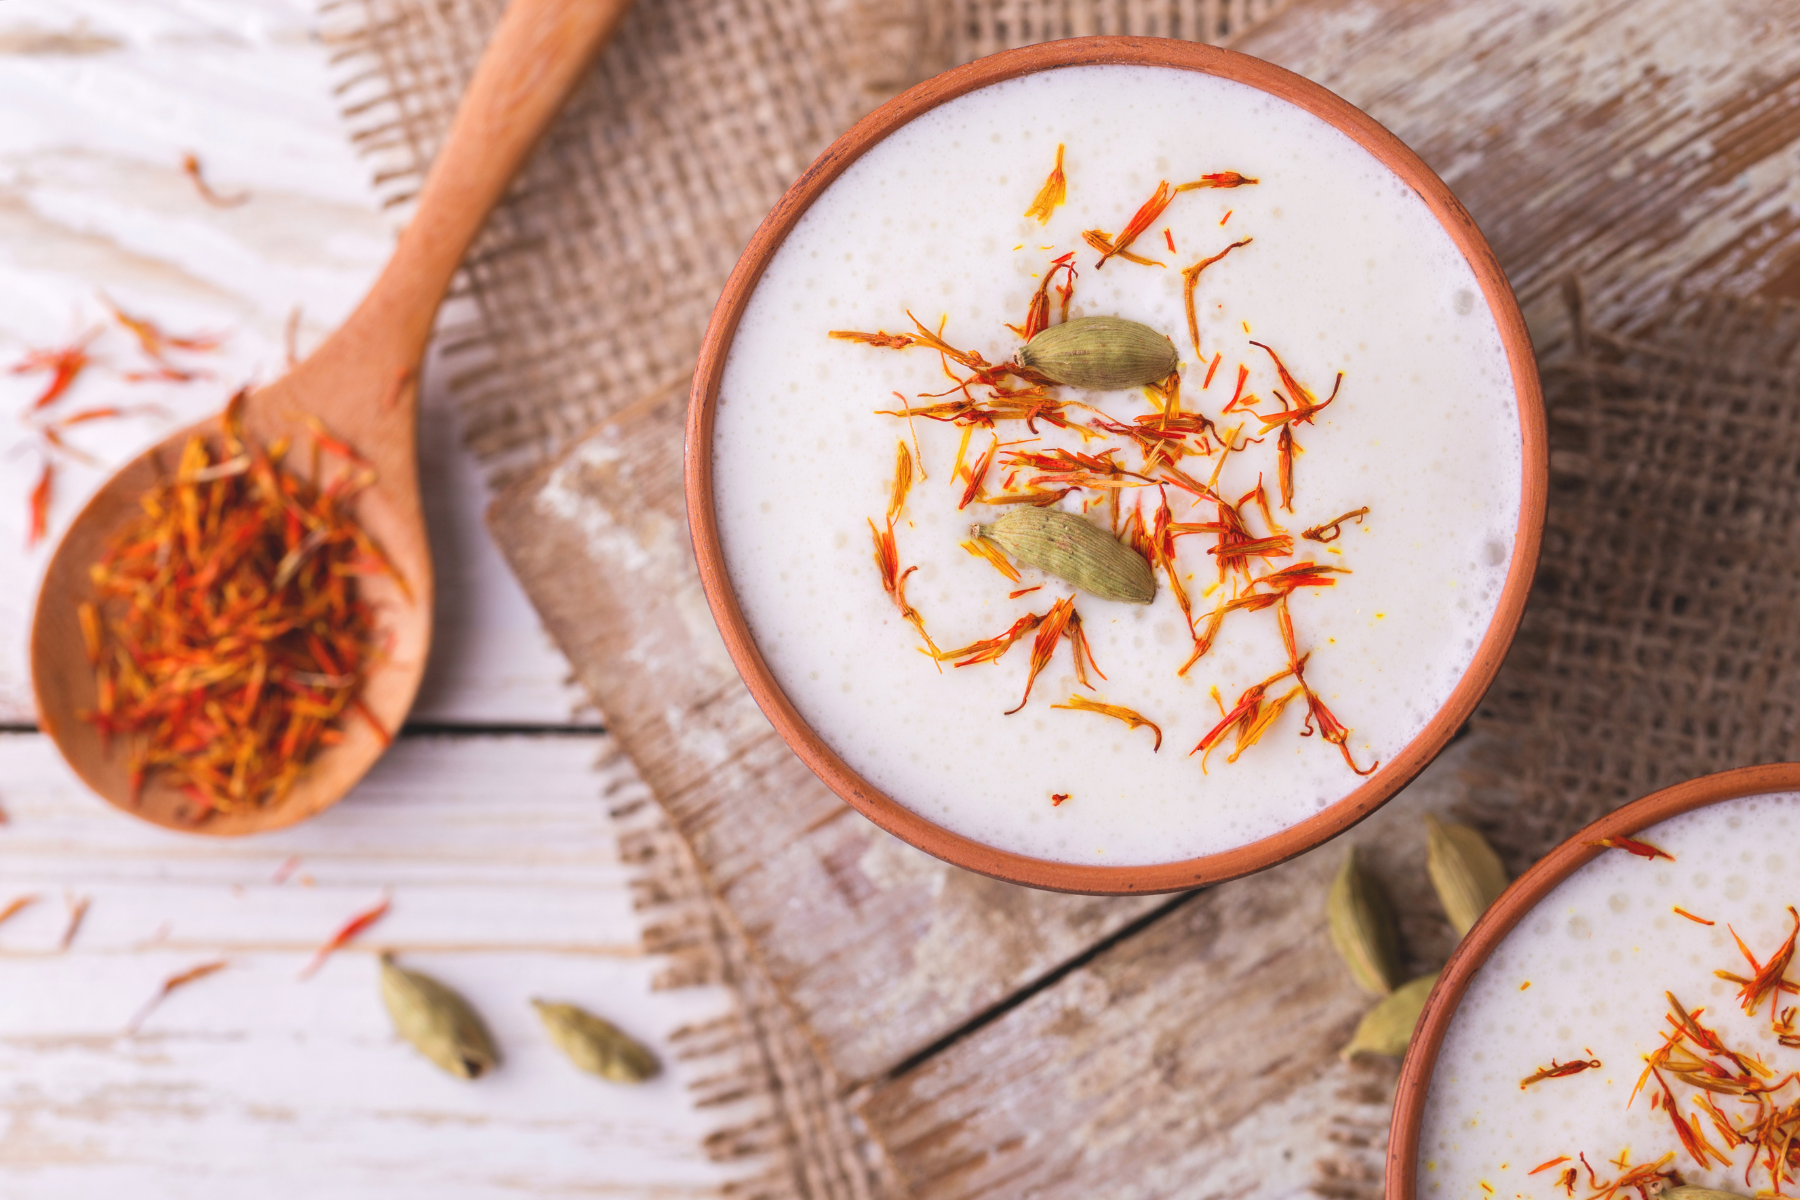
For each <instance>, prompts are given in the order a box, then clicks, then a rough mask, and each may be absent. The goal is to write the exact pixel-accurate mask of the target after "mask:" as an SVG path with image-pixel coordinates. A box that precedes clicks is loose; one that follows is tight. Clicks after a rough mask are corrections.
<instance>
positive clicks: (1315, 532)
mask: <svg viewBox="0 0 1800 1200" xmlns="http://www.w3.org/2000/svg"><path fill="white" fill-rule="evenodd" d="M1368 515H1369V506H1368V505H1366V504H1365V505H1363V506H1362V507H1361V508H1353V509H1351V510H1350V511H1349V512H1347V513H1345V514H1344V515H1343V516H1341V517H1334V518H1332V519H1331V520H1329V521H1327V522H1325V523H1324V524H1323V525H1314V526H1313V527H1312V528H1311V529H1302V530H1301V531H1300V536H1301V537H1303V538H1305V539H1306V540H1307V541H1309V542H1335V541H1337V540H1338V538H1339V537H1341V536H1342V535H1343V532H1344V530H1343V528H1342V526H1343V524H1344V522H1345V521H1348V520H1351V519H1352V518H1354V519H1355V521H1356V523H1357V524H1358V525H1361V524H1362V519H1363V518H1364V517H1366V516H1368ZM1327 535H1329V536H1327Z"/></svg>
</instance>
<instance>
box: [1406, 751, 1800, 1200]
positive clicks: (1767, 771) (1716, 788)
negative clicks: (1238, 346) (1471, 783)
mask: <svg viewBox="0 0 1800 1200" xmlns="http://www.w3.org/2000/svg"><path fill="white" fill-rule="evenodd" d="M1792 791H1800V763H1774V764H1772V765H1770V766H1766V767H1742V768H1739V769H1738V770H1735V771H1723V772H1721V773H1719V774H1717V775H1705V776H1702V777H1701V778H1699V779H1692V780H1689V781H1688V782H1686V783H1679V784H1676V785H1675V786H1674V787H1671V788H1664V789H1663V790H1662V791H1660V792H1652V793H1651V794H1650V795H1648V796H1645V797H1644V798H1643V799H1641V800H1634V801H1632V802H1631V803H1630V804H1627V805H1626V806H1625V807H1623V808H1621V809H1619V810H1617V811H1616V812H1611V813H1608V814H1607V815H1606V816H1604V817H1601V818H1600V819H1599V820H1598V821H1595V822H1594V823H1593V824H1592V825H1589V826H1588V827H1587V828H1586V829H1583V830H1582V831H1581V832H1580V833H1577V834H1576V835H1575V836H1574V837H1571V838H1570V839H1569V840H1568V841H1566V842H1564V843H1563V844H1562V845H1560V846H1558V847H1557V848H1556V849H1554V850H1552V851H1551V852H1550V853H1549V854H1546V855H1545V856H1544V857H1543V858H1541V859H1539V860H1538V862H1537V864H1536V865H1535V866H1533V867H1532V868H1531V869H1530V870H1529V871H1527V872H1525V873H1524V874H1523V875H1521V876H1519V877H1518V878H1517V879H1515V880H1513V883H1512V886H1511V887H1509V888H1507V889H1506V891H1505V892H1503V893H1502V894H1501V896H1500V898H1499V899H1498V900H1496V901H1494V903H1493V905H1492V906H1491V907H1489V909H1488V910H1487V912H1486V913H1485V914H1483V916H1482V918H1481V920H1480V921H1478V922H1476V924H1475V928H1473V929H1471V930H1469V932H1468V935H1467V936H1465V937H1464V938H1463V940H1462V941H1461V942H1460V943H1459V944H1458V945H1457V947H1456V953H1454V954H1452V955H1451V956H1450V961H1449V963H1447V964H1446V965H1445V967H1444V970H1443V974H1442V975H1440V976H1439V978H1438V982H1437V986H1436V987H1434V988H1432V989H1431V996H1430V998H1429V999H1427V1000H1426V1002H1425V1011H1424V1012H1423V1013H1422V1014H1421V1015H1420V1017H1419V1024H1418V1027H1417V1029H1415V1031H1414V1032H1413V1039H1412V1045H1411V1047H1409V1048H1408V1050H1407V1052H1406V1062H1405V1064H1404V1065H1403V1066H1402V1068H1401V1070H1400V1086H1399V1091H1398V1093H1397V1095H1396V1096H1395V1100H1394V1122H1393V1126H1392V1128H1391V1131H1390V1133H1389V1136H1388V1157H1387V1192H1386V1195H1387V1200H1413V1197H1414V1196H1415V1195H1416V1194H1417V1179H1416V1178H1415V1176H1416V1174H1417V1170H1418V1159H1419V1132H1420V1126H1421V1124H1422V1123H1423V1121H1424V1117H1425V1098H1426V1094H1427V1093H1428V1092H1429V1091H1430V1090H1431V1075H1432V1070H1433V1068H1435V1067H1436V1065H1437V1056H1438V1050H1439V1048H1440V1047H1442V1046H1443V1044H1444V1034H1445V1033H1446V1032H1447V1031H1448V1030H1449V1028H1450V1021H1451V1019H1452V1018H1453V1017H1455V1015H1456V1010H1457V1006H1458V1005H1459V1004H1460V1003H1461V1002H1462V998H1463V994H1464V993H1465V992H1467V991H1468V989H1469V984H1470V982H1471V981H1472V980H1473V979H1474V977H1475V972H1477V971H1479V970H1480V969H1481V966H1482V964H1483V963H1485V962H1487V960H1488V957H1489V956H1490V955H1491V954H1493V952H1494V950H1495V949H1496V948H1497V947H1498V946H1499V945H1500V943H1501V941H1502V940H1503V939H1504V938H1505V937H1506V935H1507V934H1508V933H1511V932H1512V930H1513V927H1514V926H1515V925H1517V924H1518V923H1519V922H1520V921H1523V920H1524V919H1525V918H1526V917H1527V916H1529V915H1530V914H1531V911H1532V909H1533V908H1535V907H1536V906H1537V904H1538V902H1539V901H1540V900H1542V899H1543V898H1544V897H1545V896H1548V895H1549V894H1550V893H1551V892H1552V891H1554V890H1555V889H1556V887H1557V885H1559V884H1560V883H1562V882H1563V880H1565V879H1567V878H1569V876H1571V875H1573V874H1574V873H1575V872H1576V871H1577V870H1578V869H1580V868H1581V867H1582V866H1584V865H1586V864H1587V863H1589V862H1592V861H1593V860H1594V858H1595V857H1597V856H1598V855H1601V854H1605V853H1608V851H1606V850H1603V849H1601V848H1599V847H1597V846H1595V845H1594V844H1593V843H1595V842H1597V841H1599V840H1600V839H1602V838H1609V837H1620V836H1624V837H1631V836H1634V835H1636V834H1639V833H1642V832H1643V831H1644V830H1646V829H1648V828H1650V827H1651V826H1652V825H1656V824H1658V823H1660V822H1663V821H1666V820H1668V819H1669V818H1670V817H1677V816H1680V815H1681V814H1682V813H1685V812H1692V811H1693V810H1694V809H1696V808H1704V807H1705V806H1706V805H1708V804H1717V803H1719V802H1720V801H1723V800H1736V799H1738V798H1740V797H1743V796H1757V795H1762V794H1765V793H1768V792H1792ZM1615 853H1616V852H1615Z"/></svg>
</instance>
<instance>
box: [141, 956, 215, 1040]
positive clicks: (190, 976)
mask: <svg viewBox="0 0 1800 1200" xmlns="http://www.w3.org/2000/svg"><path fill="white" fill-rule="evenodd" d="M225 966H226V963H225V960H224V959H222V958H220V959H215V960H213V961H212V962H204V963H201V964H200V965H199V966H197V967H189V968H188V969H187V970H185V971H181V972H179V973H177V974H174V975H171V976H169V977H168V978H167V979H165V980H163V981H162V986H161V987H159V988H157V989H156V992H155V994H154V995H152V996H151V997H150V999H148V1000H146V1001H145V1002H144V1006H143V1007H142V1008H140V1009H138V1010H137V1012H135V1013H133V1014H132V1017H131V1020H129V1021H127V1022H126V1023H125V1035H126V1036H127V1037H130V1036H131V1035H132V1034H134V1033H136V1032H137V1031H138V1030H139V1029H140V1028H141V1027H142V1026H143V1024H144V1021H145V1020H146V1019H147V1018H148V1017H149V1016H150V1014H151V1013H153V1012H155V1011H156V1008H157V1006H158V1005H159V1004H161V1003H162V1002H163V1000H164V999H165V998H166V997H167V996H168V994H169V993H170V992H172V991H174V990H175V989H176V988H179V987H185V986H186V985H188V984H190V983H192V982H194V981H195V980H196V979H205V978H206V977H207V976H208V975H212V974H215V973H216V972H219V971H223V970H224V969H225Z"/></svg>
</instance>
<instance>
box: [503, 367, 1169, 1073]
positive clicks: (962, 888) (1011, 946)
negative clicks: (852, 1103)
mask: <svg viewBox="0 0 1800 1200" xmlns="http://www.w3.org/2000/svg"><path fill="white" fill-rule="evenodd" d="M685 401H686V391H685V388H678V389H671V390H670V391H668V392H666V393H664V394H662V395H660V396H655V397H651V398H650V399H648V400H646V401H645V402H643V403H641V404H638V405H635V406H633V407H632V408H630V409H627V410H626V411H624V412H622V413H620V414H619V415H618V416H617V417H616V418H614V419H612V420H610V421H608V422H606V423H605V424H604V425H603V426H602V427H601V428H600V429H599V430H597V431H596V432H595V434H594V435H593V436H592V437H590V438H588V439H587V440H586V441H584V442H583V443H581V445H580V446H578V447H577V448H576V449H575V451H574V452H572V453H571V454H570V455H568V456H567V457H566V458H564V459H563V460H562V461H561V462H560V463H559V464H558V465H556V466H555V467H553V468H551V469H550V470H548V471H545V472H542V473H540V474H539V475H537V476H534V477H532V478H530V479H527V480H525V481H523V482H522V483H521V484H520V485H518V486H515V487H514V488H512V489H510V490H509V491H507V492H506V493H504V494H503V495H502V496H501V498H500V499H499V500H497V501H496V503H495V506H494V509H493V510H492V513H491V516H490V520H491V521H492V524H493V528H494V531H495V534H496V537H497V540H498V541H499V543H500V545H501V547H502V549H503V550H504V551H505V552H506V554H507V555H508V557H509V559H510V560H511V562H512V564H513V568H514V570H515V571H517V572H518V573H519V576H520V578H521V579H522V580H523V581H524V582H525V585H526V590H527V591H528V592H529V593H530V594H531V595H532V597H533V599H534V601H535V602H536V604H537V606H538V611H539V612H540V614H542V616H543V617H544V620H545V623H546V625H547V626H548V627H549V629H550V631H551V634H552V636H553V637H555V638H556V639H557V641H558V643H559V644H560V645H562V646H563V647H564V648H565V649H566V651H567V652H568V653H569V655H570V658H571V660H572V661H573V662H575V663H576V664H577V672H578V674H579V676H580V678H581V680H582V683H583V684H584V685H585V686H586V687H587V689H588V691H589V692H590V693H591V694H592V695H593V696H594V698H595V700H596V701H597V702H598V704H599V705H600V708H601V710H602V711H603V712H604V714H605V715H606V718H607V723H608V728H609V729H611V730H612V731H613V733H614V735H615V736H616V737H618V739H619V740H620V743H621V744H622V745H624V746H625V747H626V748H627V749H628V751H629V752H630V753H631V755H632V757H633V758H634V759H635V761H636V762H637V764H638V767H639V769H640V770H641V771H642V772H643V773H644V778H645V780H646V782H648V783H649V784H650V786H651V788H652V789H653V790H654V791H655V793H656V795H657V797H658V798H659V799H660V800H661V801H662V802H663V804H664V805H665V806H666V807H667V808H668V809H669V811H670V813H671V814H672V816H673V817H674V819H675V822H676V824H677V826H678V827H679V828H680V829H681V831H682V832H683V833H684V834H685V835H686V836H687V837H688V839H689V840H690V841H691V843H692V844H693V847H694V850H695V853H696V855H697V857H698V859H699V861H700V863H701V865H702V868H703V869H704V871H705V872H706V874H707V876H708V878H709V879H710V881H711V883H712V885H713V886H714V887H715V888H716V889H718V892H719V894H720V895H721V896H722V897H724V899H725V902H726V904H727V905H728V907H729V908H730V909H731V911H732V912H733V913H735V914H736V916H737V919H738V920H739V921H740V922H741V924H742V925H743V927H744V929H745V930H746V931H747V932H748V933H749V935H750V937H751V938H752V940H753V942H754V943H755V945H756V948H757V950H758V951H759V952H760V954H761V955H762V958H763V961H764V964H765V966H766V968H767V970H768V971H769V974H770V976H771V979H772V980H773V981H774V983H775V984H776V986H777V987H778V988H779V989H780V990H781V991H782V993H783V994H784V995H786V996H787V997H788V999H789V1000H790V1001H791V1002H792V1004H793V1005H794V1006H795V1008H796V1009H797V1011H798V1013H799V1014H800V1015H801V1017H802V1018H803V1020H804V1021H805V1022H806V1024H807V1025H808V1027H809V1028H810V1030H811V1031H812V1033H813V1035H815V1036H816V1037H817V1038H818V1040H819V1043H820V1046H821V1048H822V1049H823V1050H824V1052H825V1054H826V1057H827V1060H828V1061H829V1062H830V1064H831V1065H832V1066H833V1067H834V1068H835V1069H836V1071H837V1072H838V1073H839V1074H840V1075H841V1076H842V1077H843V1078H844V1079H845V1081H846V1083H847V1084H854V1083H855V1082H856V1081H858V1080H862V1079H866V1078H869V1077H871V1076H874V1075H876V1074H878V1073H880V1072H881V1071H884V1070H886V1069H888V1068H889V1067H892V1066H893V1065H894V1064H895V1063H897V1062H900V1061H902V1060H903V1059H905V1058H906V1057H907V1056H908V1055H910V1054H912V1053H914V1052H916V1051H918V1050H920V1049H922V1048H923V1047H925V1046H928V1045H930V1044H931V1043H933V1042H934V1041H936V1040H937V1039H939V1038H940V1037H942V1036H943V1035H944V1034H946V1033H948V1032H950V1031H951V1030H953V1029H955V1028H956V1027H957V1026H959V1025H960V1024H962V1023H963V1022H964V1021H967V1020H968V1019H969V1018H970V1017H972V1016H974V1015H976V1014H977V1013H979V1012H981V1011H982V1010H983V1009H985V1008H987V1007H989V1006H991V1005H993V1004H995V1003H997V1002H999V1001H1001V1000H1003V999H1005V998H1006V997H1007V996H1009V995H1010V994H1012V992H1013V991H1014V990H1015V989H1016V988H1018V987H1019V986H1021V985H1022V984H1025V983H1028V982H1030V981H1031V980H1033V979H1035V978H1037V977H1038V976H1040V975H1042V974H1043V973H1045V972H1046V971H1048V970H1050V969H1052V968H1053V967H1055V966H1057V965H1058V964H1060V963H1062V962H1064V961H1066V960H1067V959H1069V958H1070V957H1073V956H1074V955H1076V954H1078V953H1079V952H1081V951H1082V950H1084V949H1086V948H1087V947H1088V946H1090V945H1092V944H1093V943H1094V942H1095V941H1097V940H1099V939H1100V938H1102V937H1104V936H1105V935H1106V934H1108V933H1110V932H1112V931H1113V930H1116V929H1117V928H1119V927H1120V926H1121V925H1123V924H1126V923H1127V922H1129V921H1130V920H1131V919H1132V918H1134V917H1136V916H1137V915H1139V914H1141V913H1143V912H1145V911H1147V910H1148V909H1149V908H1151V907H1153V906H1154V905H1155V904H1157V903H1158V901H1157V900H1155V899H1147V898H1129V899H1115V900H1109V899H1101V898H1089V897H1074V896H1057V895H1052V894H1049V893H1044V892H1036V891H1032V890H1030V889H1026V888H1018V887H1014V886H1012V885H1009V884H1003V883H998V882H996V881H993V880H989V879H984V878H982V877H980V876H977V875H972V874H970V873H968V872H966V871H961V870H957V869H955V868H952V867H949V866H946V865H945V864H943V863H940V862H938V861H937V860H935V859H932V858H929V857H927V856H926V855H924V854H921V853H919V852H918V851H916V850H914V849H912V848H911V847H909V846H907V845H905V844H904V843H901V842H899V841H897V840H896V839H894V838H892V837H890V836H889V835H887V834H885V833H883V832H882V831H880V830H879V829H877V828H875V827H874V826H872V825H870V824H869V823H868V822H866V821H864V820H863V819H862V818H861V817H859V816H857V815H856V814H855V812H854V811H852V810H851V809H850V808H849V807H848V806H846V805H845V804H844V803H843V802H842V801H841V800H839V799H838V798H837V796H836V795H834V794H833V793H832V792H831V791H830V790H828V789H827V788H826V787H825V786H824V785H823V784H822V783H820V782H819V781H818V779H817V778H815V777H814V776H813V774H812V773H811V772H810V771H808V770H807V769H806V768H805V766H803V765H802V764H801V763H800V761H799V760H798V759H797V758H795V757H794V755H793V753H792V752H791V751H789V750H788V748H787V746H786V744H785V743H783V742H782V741H781V739H780V738H779V737H777V736H776V734H775V732H774V730H773V729H772V728H771V727H770V725H769V723H768V721H767V719H765V718H764V717H763V715H762V712H761V711H760V710H759V709H758V708H757V707H756V705H755V703H754V702H753V701H752V700H751V699H750V695H749V693H748V692H747V691H746V690H745V689H744V686H743V684H742V682H741V681H740V680H739V679H738V676H737V672H736V671H735V670H734V669H733V668H732V665H731V660H730V659H729V658H728V657H727V656H726V654H725V648H724V645H723V643H722V642H721V641H720V639H719V635H718V631H717V629H716V628H715V627H714V625H713V621H712V616H711V613H710V611H709V610H708V609H707V606H706V599H705V596H704V595H703V594H702V593H701V590H700V582H699V577H698V574H697V572H696V571H695V568H694V563H693V554H692V550H691V548H690V545H689V542H688V532H687V521H686V517H685V512H684V509H683V505H682V500H681V423H682V416H683V412H684V407H685ZM852 998H853V999H852Z"/></svg>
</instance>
